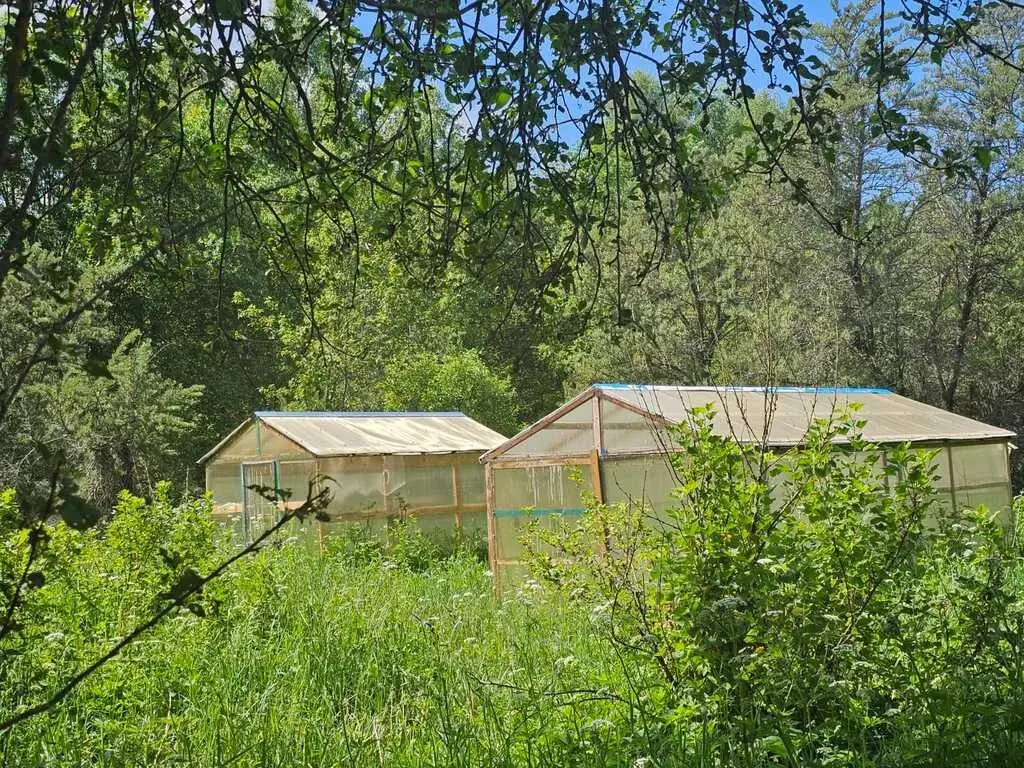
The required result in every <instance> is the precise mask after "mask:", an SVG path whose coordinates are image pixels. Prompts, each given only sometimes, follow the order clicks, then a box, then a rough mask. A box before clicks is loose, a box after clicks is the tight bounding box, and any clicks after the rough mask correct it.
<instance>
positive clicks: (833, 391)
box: [594, 382, 892, 395]
mask: <svg viewBox="0 0 1024 768" xmlns="http://www.w3.org/2000/svg"><path fill="white" fill-rule="evenodd" d="M594 387H596V388H597V389H678V390H681V391H686V390H708V389H713V390H719V391H722V392H764V391H766V390H770V391H772V392H783V393H785V392H791V393H794V394H807V395H814V394H817V395H891V394H892V390H890V389H886V388H884V387H790V386H783V387H744V386H733V385H724V386H719V387H716V386H712V385H708V386H700V387H689V386H674V385H671V384H617V383H606V382H597V383H595V384H594Z"/></svg>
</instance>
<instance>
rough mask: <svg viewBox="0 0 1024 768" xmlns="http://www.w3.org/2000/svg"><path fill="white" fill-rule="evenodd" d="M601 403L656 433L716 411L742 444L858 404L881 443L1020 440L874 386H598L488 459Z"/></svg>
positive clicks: (782, 440) (778, 441)
mask: <svg viewBox="0 0 1024 768" xmlns="http://www.w3.org/2000/svg"><path fill="white" fill-rule="evenodd" d="M595 397H597V398H598V399H600V400H601V401H603V402H608V403H611V404H614V405H617V406H620V407H621V408H624V409H626V411H629V412H632V413H634V414H638V415H640V416H642V417H643V420H644V421H646V422H647V423H648V424H649V425H650V426H651V427H655V428H656V427H658V426H659V425H660V426H664V425H666V424H682V423H685V422H688V421H690V420H691V419H692V418H693V411H694V410H695V409H698V408H703V407H707V406H711V407H712V408H713V410H714V418H713V421H712V425H713V428H714V430H715V432H716V433H718V434H720V435H723V436H733V437H735V438H736V439H737V440H738V441H740V442H744V443H764V444H766V445H776V446H791V445H799V444H801V443H802V442H803V441H804V437H805V435H806V433H807V429H808V426H809V425H810V423H811V422H812V421H813V420H814V419H829V418H832V417H833V415H834V413H835V412H836V411H838V410H842V409H844V408H846V407H848V406H851V405H852V404H854V403H857V404H859V405H860V409H859V410H858V411H857V412H856V418H857V419H858V420H863V421H865V422H866V424H865V426H864V429H863V435H864V437H865V438H866V439H867V440H870V441H872V442H876V443H903V442H910V443H936V442H947V441H976V440H997V439H1003V440H1005V439H1009V438H1012V437H1014V434H1015V433H1013V432H1011V431H1009V430H1006V429H1001V428H1000V427H994V426H991V425H989V424H984V423H982V422H980V421H975V420H974V419H969V418H967V417H965V416H959V415H957V414H955V413H950V412H949V411H944V410H942V409H941V408H936V407H934V406H931V405H927V404H925V403H921V402H918V401H916V400H911V399H910V398H907V397H903V396H902V395H897V394H896V393H894V392H891V391H889V390H887V389H880V388H875V387H770V388H765V387H746V386H719V387H714V386H702V387H682V386H665V385H646V384H595V385H593V386H592V387H590V388H588V389H587V390H585V391H584V392H581V393H580V394H579V395H577V396H576V397H574V398H573V399H572V400H570V401H569V402H568V403H566V404H565V405H564V406H562V407H561V408H559V409H558V410H556V411H554V412H553V413H551V414H549V415H548V416H546V417H545V418H543V419H541V420H540V421H538V422H537V423H535V424H534V425H532V426H531V427H528V428H527V429H525V430H523V431H522V432H520V433H519V434H518V435H516V436H515V437H513V438H511V439H509V440H508V441H507V442H505V443H504V444H502V445H500V446H498V447H497V448H495V449H494V450H492V451H490V452H488V453H487V454H485V455H484V456H483V459H485V460H486V459H489V458H493V457H497V456H500V455H502V454H504V453H505V452H506V451H509V450H510V449H512V448H514V447H515V446H517V445H518V444H519V443H521V442H523V441H524V440H527V439H528V438H530V437H531V436H532V435H535V434H537V433H539V432H541V431H542V430H544V429H545V428H546V427H548V426H550V425H553V424H554V422H556V421H558V420H559V419H561V418H562V417H564V416H566V414H568V413H569V412H570V411H573V410H574V409H576V408H578V407H579V406H581V405H582V404H583V403H585V402H586V401H588V400H591V399H593V398H595ZM602 418H605V417H604V416H602ZM641 423H643V422H641ZM610 426H611V425H605V429H604V431H605V432H612V431H613V430H611V429H609V427H610ZM615 439H616V438H615V436H614V434H607V435H606V441H605V444H604V445H603V446H602V447H603V449H608V450H611V451H615V450H616V446H615V445H613V444H612V441H614V440H615Z"/></svg>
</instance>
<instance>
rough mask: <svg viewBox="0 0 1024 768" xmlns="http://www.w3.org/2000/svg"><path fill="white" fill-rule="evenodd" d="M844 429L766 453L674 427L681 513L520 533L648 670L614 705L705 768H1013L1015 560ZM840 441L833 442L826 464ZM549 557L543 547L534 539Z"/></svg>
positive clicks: (545, 572)
mask: <svg viewBox="0 0 1024 768" xmlns="http://www.w3.org/2000/svg"><path fill="white" fill-rule="evenodd" d="M862 426H863V424H861V423H858V422H856V421H853V420H851V419H849V418H846V419H844V420H841V421H840V422H839V423H837V424H828V423H825V422H819V423H817V424H815V425H814V427H813V429H812V430H811V432H810V434H809V435H808V436H807V444H806V445H805V446H804V447H802V448H801V449H800V450H794V451H791V452H787V453H785V454H784V455H775V454H773V453H771V452H769V451H765V450H762V449H760V448H758V447H756V446H745V445H740V444H738V443H737V442H736V441H733V440H730V439H726V438H722V437H719V436H716V435H715V434H714V433H713V431H712V427H711V413H710V412H704V413H702V414H698V418H697V419H696V421H695V423H694V424H692V425H688V426H684V427H682V428H680V430H679V432H678V438H679V443H680V450H679V452H678V454H677V455H676V456H675V457H674V459H673V465H674V468H675V470H676V472H677V475H678V477H679V483H680V488H679V490H678V493H677V496H678V498H677V503H676V505H675V506H674V507H673V508H671V509H669V510H668V511H667V512H664V513H660V514H658V515H657V516H655V515H652V514H651V513H650V510H647V509H645V508H644V507H643V506H642V505H639V504H630V505H618V506H603V505H600V504H597V503H594V502H593V500H591V505H590V510H589V512H588V514H587V515H585V516H584V517H583V519H582V520H581V521H580V522H579V523H578V524H576V525H574V526H568V525H566V526H563V527H562V528H561V529H556V530H555V531H554V532H551V531H550V530H549V531H548V532H547V533H545V532H544V530H543V529H542V528H540V527H538V528H536V530H535V533H534V534H533V537H532V540H533V542H534V544H533V546H532V555H531V561H532V566H533V569H534V572H535V574H537V575H538V576H539V577H540V578H542V579H543V580H545V581H547V582H548V583H552V584H555V585H558V587H559V588H560V589H562V590H564V591H566V592H568V593H569V594H571V595H573V596H574V597H575V598H576V599H577V600H580V601H583V602H584V603H585V604H586V605H588V606H590V607H591V613H592V615H593V616H594V617H595V620H596V622H597V624H598V626H600V628H601V631H602V633H603V635H604V636H605V637H606V638H607V639H608V640H609V641H610V642H611V643H612V644H613V645H614V646H615V647H617V648H619V649H620V652H622V653H623V654H624V656H626V657H627V658H629V659H631V660H632V662H633V663H634V664H636V665H637V666H636V669H638V670H642V671H643V674H639V673H637V674H635V677H636V681H635V682H634V684H632V685H631V686H629V687H627V688H625V689H623V690H622V691H621V692H620V693H621V694H622V695H623V696H624V697H627V698H628V699H629V700H630V701H631V703H632V704H633V705H634V706H635V707H636V708H637V709H638V710H640V711H643V712H644V713H645V716H646V717H647V718H649V719H652V720H656V721H659V722H661V723H662V728H663V729H664V732H665V733H667V734H671V738H673V739H677V740H680V741H682V742H684V743H686V744H687V745H688V746H687V754H688V756H689V757H690V758H691V759H693V760H694V761H695V763H697V762H699V763H700V764H705V762H706V761H710V762H712V763H714V764H721V765H733V766H762V765H774V764H786V765H797V764H799V765H912V764H928V765H934V764H940V763H941V764H948V765H954V764H959V765H966V764H974V763H975V762H976V761H979V760H981V761H983V762H986V763H988V764H1007V765H1009V764H1013V763H1014V761H1015V760H1016V755H1017V754H1019V750H1020V748H1021V745H1022V742H1024V720H1022V715H1024V688H1022V686H1021V683H1024V679H1022V670H1024V667H1022V665H1020V664H1019V663H1018V660H1019V659H1021V658H1022V655H1021V654H1022V653H1024V620H1022V619H1024V600H1022V598H1021V591H1020V587H1021V577H1022V574H1024V569H1022V563H1024V559H1022V549H1021V546H1020V540H1019V538H1017V537H1016V536H1015V535H1013V534H1012V532H1011V534H1010V535H1009V536H1008V535H1007V534H1006V532H1005V531H1004V530H1002V529H1001V528H1000V526H999V525H998V524H997V523H996V522H994V521H993V520H992V519H991V517H990V515H988V513H987V512H986V511H985V510H977V511H973V512H971V511H968V512H965V513H963V514H962V515H953V514H951V513H950V512H948V511H947V510H945V509H944V508H943V507H942V506H941V505H939V504H938V502H937V500H936V497H935V494H934V493H933V492H932V488H931V483H932V477H931V471H930V462H931V458H932V456H931V455H930V454H927V453H924V454H922V453H921V452H915V451H912V450H910V449H909V448H907V447H896V448H889V449H887V450H886V451H884V455H883V450H882V449H881V448H879V447H878V446H876V445H872V444H869V443H867V442H866V441H864V440H863V439H862V438H861V437H860V435H859V429H860V428H862ZM837 441H841V442H843V443H845V445H843V446H841V447H839V446H837V445H836V442H837ZM538 541H539V542H540V543H541V544H542V545H543V546H537V542H538Z"/></svg>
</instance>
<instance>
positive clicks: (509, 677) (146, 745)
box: [3, 546, 644, 768]
mask: <svg viewBox="0 0 1024 768" xmlns="http://www.w3.org/2000/svg"><path fill="white" fill-rule="evenodd" d="M217 591H218V595H217V596H218V597H219V598H220V608H219V610H217V611H216V612H215V614H214V615H213V616H210V617H207V618H202V619H201V618H197V617H195V616H192V615H190V614H181V615H179V616H177V617H175V618H173V619H172V620H170V621H168V622H167V623H166V624H164V625H163V626H161V627H159V628H158V629H157V630H155V631H154V632H153V633H152V634H150V635H148V636H146V637H144V638H143V639H142V640H141V641H140V642H139V643H138V644H137V645H136V646H134V647H133V648H132V649H131V651H130V652H129V653H127V654H126V655H125V657H124V658H123V659H120V660H119V661H117V662H116V663H114V664H111V665H110V666H109V667H108V668H106V669H105V670H103V671H102V672H101V673H100V674H98V675H96V676H95V677H94V678H92V679H91V680H90V681H88V682H87V683H86V684H85V685H84V686H83V687H82V688H81V689H80V690H79V691H78V692H77V693H76V694H75V695H74V696H73V697H72V698H71V699H70V700H69V701H68V702H66V703H65V705H63V706H61V707H59V708H58V709H57V710H56V711H55V712H54V713H52V714H50V715H45V716H42V717H39V718H36V719H34V720H31V721H29V722H27V723H26V724H24V725H23V726H21V727H19V728H18V729H16V730H15V731H14V732H13V733H12V734H11V735H10V736H9V738H7V739H6V740H5V742H4V744H3V746H4V764H5V765H7V766H11V767H12V768H13V767H14V766H36V765H54V766H57V765H68V766H70V765H84V764H89V765H102V766H126V765H172V764H190V765H236V766H264V765H275V766H276V765H289V766H330V765H338V766H342V765H344V766H357V765H358V766H362V765H367V766H370V765H374V766H381V765H388V766H394V765H399V766H402V765H410V766H411V765H417V766H419V765H438V766H440V765H444V766H479V765H489V766H504V765H507V766H511V765H515V766H531V765H590V766H601V765H613V764H614V765H621V764H622V763H623V760H624V758H626V757H627V753H628V754H629V755H631V756H635V757H637V758H640V757H643V756H644V755H643V754H641V753H642V752H643V745H642V744H638V745H633V746H631V745H630V744H628V743H626V742H625V741H624V739H626V740H627V741H628V739H630V738H635V735H636V733H637V729H636V724H635V723H633V724H628V721H629V720H630V713H629V711H628V708H626V707H625V705H624V704H623V703H621V701H619V700H617V699H616V698H614V697H613V696H610V695H607V694H606V691H607V689H609V688H614V687H616V686H617V684H618V681H619V678H620V676H621V670H620V663H619V660H618V659H617V657H616V655H615V654H614V652H613V649H612V648H611V647H610V646H609V645H608V644H607V643H606V642H604V641H602V640H601V639H599V638H598V637H597V636H596V635H595V633H593V632H591V631H590V625H589V619H588V617H587V615H586V614H585V613H583V612H581V611H580V610H579V609H578V608H574V607H572V606H569V605H567V604H565V603H564V602H563V601H561V600H559V599H557V598H556V597H555V596H554V595H552V594H551V593H550V592H541V591H539V590H536V589H531V588H530V587H529V586H526V587H524V588H523V589H520V590H518V591H515V592H512V593H509V594H508V595H506V596H504V598H503V599H501V600H498V599H497V598H496V596H495V595H494V592H493V590H492V586H491V581H490V577H489V574H488V573H487V572H486V570H485V568H484V566H482V565H481V563H480V562H479V561H478V560H476V559H474V558H472V557H469V556H466V555H462V556H456V557H453V558H451V559H446V560H440V561H438V562H436V563H434V564H433V565H432V566H430V567H428V568H426V570H422V571H415V570H412V569H410V568H408V567H405V566H403V565H400V564H396V563H393V562H389V561H386V560H385V561H375V562H369V563H362V564H360V563H358V562H353V561H352V559H351V558H347V557H344V556H340V555H336V556H321V555H319V554H318V553H316V552H315V551H311V550H310V549H308V548H306V547H301V546H288V547H284V548H281V549H274V550H270V551H267V552H264V553H262V554H260V555H259V556H258V557H257V558H256V559H254V560H253V561H251V562H248V563H246V564H245V565H244V566H242V567H241V568H240V569H239V570H238V572H237V573H235V574H234V575H233V576H232V577H231V578H230V579H229V580H228V582H226V583H225V584H223V585H221V586H220V587H219V588H218V590H217ZM112 639H113V638H103V637H91V638H85V639H83V640H82V642H84V643H85V645H87V646H88V647H89V648H91V649H93V650H94V651H98V650H99V649H101V648H102V647H103V646H104V645H105V643H106V642H110V641H111V640H112ZM63 641H66V638H65V639H64V640H63ZM52 642H55V643H59V642H62V640H61V639H54V640H53V641H52ZM74 655H75V656H82V657H87V656H88V652H87V651H86V650H85V649H78V651H77V652H76V653H75V654H74ZM58 658H59V657H58ZM58 663H59V661H58ZM627 734H629V735H628V736H627Z"/></svg>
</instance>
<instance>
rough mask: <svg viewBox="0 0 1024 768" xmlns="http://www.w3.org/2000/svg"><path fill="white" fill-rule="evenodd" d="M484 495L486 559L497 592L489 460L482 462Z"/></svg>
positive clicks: (495, 540) (492, 476)
mask: <svg viewBox="0 0 1024 768" xmlns="http://www.w3.org/2000/svg"><path fill="white" fill-rule="evenodd" d="M484 495H485V497H486V499H487V559H488V560H489V561H490V566H491V573H492V574H494V591H495V592H498V591H499V582H500V578H501V577H500V575H499V572H498V571H499V568H498V530H497V524H496V521H495V519H494V504H495V501H494V499H495V497H494V467H493V465H492V464H491V462H489V461H488V462H485V463H484Z"/></svg>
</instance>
